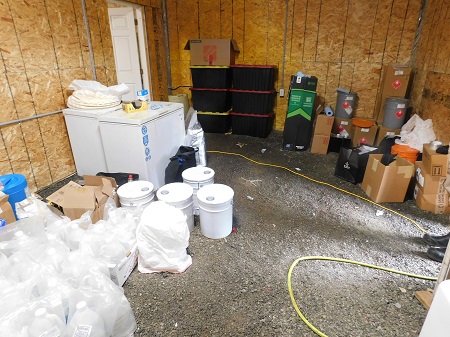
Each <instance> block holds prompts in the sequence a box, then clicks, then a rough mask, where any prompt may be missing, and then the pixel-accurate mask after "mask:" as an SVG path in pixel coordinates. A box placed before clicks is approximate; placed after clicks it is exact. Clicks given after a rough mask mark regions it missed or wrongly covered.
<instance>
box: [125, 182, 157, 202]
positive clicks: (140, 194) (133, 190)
mask: <svg viewBox="0 0 450 337" xmlns="http://www.w3.org/2000/svg"><path fill="white" fill-rule="evenodd" d="M152 193H153V184H152V183H151V182H149V181H145V180H136V181H130V182H129V183H126V184H123V185H122V186H120V187H119V188H118V189H117V194H118V195H119V198H125V199H128V198H130V199H140V198H144V197H146V196H148V195H151V194H152Z"/></svg>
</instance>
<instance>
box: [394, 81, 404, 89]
mask: <svg viewBox="0 0 450 337" xmlns="http://www.w3.org/2000/svg"><path fill="white" fill-rule="evenodd" d="M392 86H393V87H394V89H398V88H400V87H401V86H402V82H400V81H399V80H395V81H394V82H393V83H392Z"/></svg>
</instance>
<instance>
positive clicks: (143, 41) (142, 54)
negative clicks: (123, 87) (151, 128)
mask: <svg viewBox="0 0 450 337" xmlns="http://www.w3.org/2000/svg"><path fill="white" fill-rule="evenodd" d="M107 3H115V4H118V5H121V6H123V7H131V8H133V9H134V11H133V12H134V14H135V19H136V20H137V26H136V29H137V43H138V49H139V61H140V65H141V69H142V73H141V77H142V82H143V87H144V89H147V90H148V94H149V97H150V99H153V90H152V87H151V85H150V83H151V78H150V71H149V62H148V55H150V54H149V53H148V48H149V46H148V44H147V34H146V29H145V24H144V22H145V15H144V8H143V7H142V6H140V5H137V4H133V3H130V2H125V1H119V0H107Z"/></svg>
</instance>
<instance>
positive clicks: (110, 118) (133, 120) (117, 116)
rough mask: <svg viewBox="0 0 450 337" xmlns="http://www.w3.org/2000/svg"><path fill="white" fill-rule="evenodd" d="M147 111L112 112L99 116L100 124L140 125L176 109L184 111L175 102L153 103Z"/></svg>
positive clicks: (180, 105) (181, 105)
mask: <svg viewBox="0 0 450 337" xmlns="http://www.w3.org/2000/svg"><path fill="white" fill-rule="evenodd" d="M148 106H149V109H148V110H144V111H140V112H131V113H126V112H124V111H123V110H118V111H114V112H111V113H107V114H104V115H101V116H99V121H100V122H109V123H120V124H135V125H142V124H145V123H147V122H149V121H151V120H154V119H156V118H159V117H162V116H164V115H167V114H170V113H172V112H174V111H176V110H178V109H184V107H183V104H181V103H176V102H155V101H152V102H150V103H149V104H148Z"/></svg>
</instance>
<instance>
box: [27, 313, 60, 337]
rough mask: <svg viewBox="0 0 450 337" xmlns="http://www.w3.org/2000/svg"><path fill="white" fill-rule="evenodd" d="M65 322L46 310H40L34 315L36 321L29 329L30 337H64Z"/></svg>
mask: <svg viewBox="0 0 450 337" xmlns="http://www.w3.org/2000/svg"><path fill="white" fill-rule="evenodd" d="M64 328H65V324H64V322H63V321H62V320H61V319H59V317H58V316H56V315H54V314H49V313H48V312H47V310H46V309H45V308H39V309H38V310H36V312H35V313H34V320H33V322H32V323H31V324H30V326H29V328H28V335H29V336H30V337H40V336H54V337H57V336H63V331H64Z"/></svg>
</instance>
